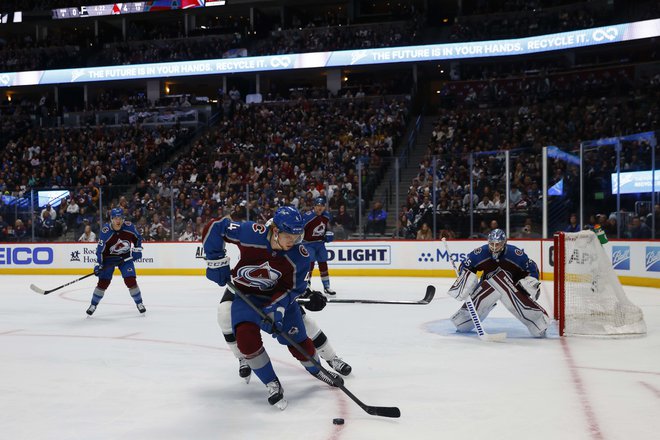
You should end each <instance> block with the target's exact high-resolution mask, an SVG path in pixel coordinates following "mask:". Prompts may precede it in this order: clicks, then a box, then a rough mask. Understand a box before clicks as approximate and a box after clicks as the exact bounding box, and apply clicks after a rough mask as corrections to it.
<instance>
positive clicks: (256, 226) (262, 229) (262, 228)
mask: <svg viewBox="0 0 660 440" xmlns="http://www.w3.org/2000/svg"><path fill="white" fill-rule="evenodd" d="M252 230H253V231H254V232H256V233H257V234H263V233H264V232H266V227H265V226H264V225H260V224H259V223H253V224H252Z"/></svg>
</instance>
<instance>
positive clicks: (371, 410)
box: [227, 281, 401, 418]
mask: <svg viewBox="0 0 660 440" xmlns="http://www.w3.org/2000/svg"><path fill="white" fill-rule="evenodd" d="M227 287H228V288H229V290H231V291H232V293H234V294H235V295H237V296H239V297H240V298H241V299H242V300H243V301H245V303H246V304H247V305H248V306H249V307H250V308H251V309H252V310H254V311H255V312H257V314H258V315H259V316H260V317H261V319H263V320H266V321H270V322H271V323H272V320H271V319H270V318H269V317H268V316H266V314H265V313H264V312H263V310H261V309H260V308H259V307H257V306H256V305H255V304H254V303H253V302H252V301H251V300H250V299H249V298H248V297H247V295H245V294H244V293H243V292H241V291H240V290H239V289H238V288H237V287H236V286H235V285H234V283H232V282H231V281H228V282H227ZM274 327H275V326H274V325H273V328H274ZM278 333H279V332H278ZM279 335H280V336H282V337H283V338H284V339H285V340H286V341H287V343H289V345H291V346H292V347H294V348H295V349H296V350H298V351H299V352H300V353H302V355H303V356H305V358H306V359H307V360H308V361H309V362H311V363H312V364H314V366H315V367H317V368H318V369H319V370H321V371H323V372H324V373H325V374H326V375H328V376H329V377H333V378H334V376H332V375H331V374H330V373H329V372H328V370H326V369H325V368H324V367H323V365H321V363H320V362H319V361H317V360H316V359H314V358H313V357H312V356H310V355H308V354H307V351H305V349H304V348H302V347H301V346H300V344H298V343H297V342H296V341H294V340H293V339H291V336H289V335H288V334H287V333H279ZM333 385H335V386H336V387H337V388H339V389H340V390H342V391H343V392H344V393H345V394H346V395H347V396H348V397H350V398H351V400H352V401H353V402H355V403H357V404H358V405H359V406H360V408H362V409H363V410H364V411H366V412H367V413H368V414H371V415H372V416H381V417H393V418H396V417H401V411H400V410H399V408H397V407H395V406H370V405H367V404H365V403H363V402H362V401H361V400H360V399H358V398H357V397H355V395H354V394H353V393H351V392H350V391H349V390H348V388H346V387H345V386H344V384H343V383H339V382H336V379H333Z"/></svg>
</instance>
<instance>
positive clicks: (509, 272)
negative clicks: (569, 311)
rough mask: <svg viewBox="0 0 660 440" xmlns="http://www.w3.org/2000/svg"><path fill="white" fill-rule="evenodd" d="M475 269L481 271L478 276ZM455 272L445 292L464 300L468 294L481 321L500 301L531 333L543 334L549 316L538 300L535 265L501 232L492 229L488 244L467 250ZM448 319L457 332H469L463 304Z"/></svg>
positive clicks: (469, 321) (465, 308) (538, 336)
mask: <svg viewBox="0 0 660 440" xmlns="http://www.w3.org/2000/svg"><path fill="white" fill-rule="evenodd" d="M477 272H483V273H482V275H481V278H479V277H478V276H477ZM458 273H459V276H458V278H457V279H456V281H455V282H454V284H453V285H452V286H451V288H450V289H449V291H448V292H447V294H448V295H449V296H451V297H453V298H455V299H457V300H458V301H465V300H466V299H467V298H468V296H469V297H470V298H472V301H473V302H474V305H475V308H476V311H477V314H478V315H479V318H480V319H481V320H482V321H483V320H484V319H486V317H487V316H488V314H489V313H490V311H491V310H493V308H494V307H495V305H497V302H498V301H501V302H502V304H503V305H504V307H506V308H507V310H508V311H509V312H511V314H513V316H515V317H516V318H517V319H518V320H519V321H520V322H522V323H523V324H524V325H525V326H526V327H527V329H528V330H529V332H530V333H531V335H532V336H534V337H537V338H544V337H545V336H546V330H547V329H548V324H549V323H550V318H549V317H548V314H547V313H546V311H545V310H544V309H543V307H541V306H540V305H539V303H538V302H537V300H538V298H539V295H540V282H539V270H538V267H537V266H536V263H535V262H534V261H533V260H531V259H530V258H529V257H528V256H527V255H526V254H525V252H524V251H523V250H522V249H519V248H517V247H516V246H513V245H510V244H507V237H506V234H505V233H504V231H502V230H501V229H494V230H493V231H491V232H490V234H488V243H487V244H485V245H483V246H481V247H478V248H476V249H475V250H473V251H472V252H470V253H469V254H468V255H467V257H466V259H465V260H464V261H463V263H462V264H461V266H460V268H459V271H458ZM451 321H452V322H453V323H454V325H455V326H456V329H457V331H459V332H469V331H471V330H472V328H473V326H474V324H473V322H472V319H471V318H470V313H469V312H468V309H467V306H466V305H465V304H463V306H462V307H461V308H460V309H459V310H458V311H457V312H456V313H455V314H454V315H453V316H452V317H451Z"/></svg>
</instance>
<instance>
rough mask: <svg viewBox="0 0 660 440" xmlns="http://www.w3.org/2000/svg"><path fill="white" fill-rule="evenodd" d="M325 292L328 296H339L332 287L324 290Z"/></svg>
mask: <svg viewBox="0 0 660 440" xmlns="http://www.w3.org/2000/svg"><path fill="white" fill-rule="evenodd" d="M323 292H324V293H325V294H326V295H333V296H334V295H336V294H337V292H335V291H334V290H332V288H331V287H326V288H324V289H323Z"/></svg>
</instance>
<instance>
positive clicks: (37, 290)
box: [30, 284, 46, 295]
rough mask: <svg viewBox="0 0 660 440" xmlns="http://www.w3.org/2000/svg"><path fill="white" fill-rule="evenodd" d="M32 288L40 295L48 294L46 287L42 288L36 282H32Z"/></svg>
mask: <svg viewBox="0 0 660 440" xmlns="http://www.w3.org/2000/svg"><path fill="white" fill-rule="evenodd" d="M30 289H32V290H34V291H35V292H37V293H38V294H40V295H46V291H45V290H44V289H41V288H39V287H37V286H35V285H34V284H30Z"/></svg>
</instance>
